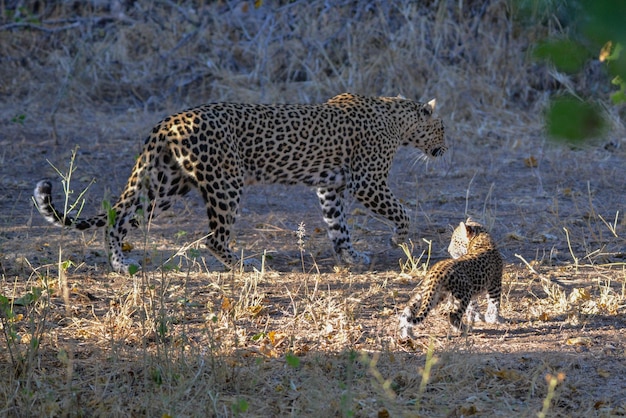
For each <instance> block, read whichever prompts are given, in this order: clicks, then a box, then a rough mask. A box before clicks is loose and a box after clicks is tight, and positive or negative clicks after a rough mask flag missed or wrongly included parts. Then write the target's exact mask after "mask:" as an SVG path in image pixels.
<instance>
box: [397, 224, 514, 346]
mask: <svg viewBox="0 0 626 418" xmlns="http://www.w3.org/2000/svg"><path fill="white" fill-rule="evenodd" d="M448 252H449V253H450V255H451V256H452V257H453V258H448V259H445V260H442V261H439V262H438V263H436V264H435V265H434V266H433V267H432V268H431V269H430V270H429V271H428V273H427V274H426V278H425V279H424V281H423V282H422V285H421V287H420V289H419V291H418V292H417V293H415V295H413V297H411V299H410V300H409V303H408V305H407V307H406V308H404V310H403V311H402V314H401V315H400V336H401V338H403V339H405V338H407V337H408V335H409V332H410V329H411V328H412V327H413V326H414V325H416V324H418V323H420V322H422V321H423V320H424V319H425V318H426V316H427V315H428V313H429V312H430V311H431V310H432V309H434V308H435V307H437V305H439V303H440V302H442V301H444V300H445V299H446V296H448V295H449V296H452V297H453V298H454V299H455V301H456V302H457V309H456V310H453V311H452V312H450V314H449V319H450V324H452V327H453V329H454V330H455V331H459V330H462V329H464V326H463V323H462V318H463V314H464V313H466V314H467V317H468V319H469V320H470V321H475V320H483V317H482V315H481V314H480V311H479V309H478V304H477V303H476V301H475V300H474V299H475V297H476V296H478V295H480V294H481V293H484V292H486V293H487V298H488V307H487V314H486V315H485V317H484V320H485V321H486V322H489V323H496V322H498V323H500V322H502V318H501V317H500V314H499V311H500V293H501V289H502V268H503V261H502V256H501V255H500V252H499V251H498V249H497V248H496V244H495V242H494V240H493V238H492V237H491V236H490V235H489V233H488V232H487V230H486V229H485V228H484V227H483V226H482V225H481V224H479V223H477V222H475V221H472V220H471V219H468V220H467V222H461V223H460V224H459V226H458V227H456V229H455V230H454V233H453V234H452V239H451V242H450V246H449V247H448Z"/></svg>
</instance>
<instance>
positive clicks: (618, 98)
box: [611, 88, 626, 104]
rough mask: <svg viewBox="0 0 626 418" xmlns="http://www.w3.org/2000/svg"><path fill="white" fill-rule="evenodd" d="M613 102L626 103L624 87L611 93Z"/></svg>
mask: <svg viewBox="0 0 626 418" xmlns="http://www.w3.org/2000/svg"><path fill="white" fill-rule="evenodd" d="M611 102H613V104H620V103H626V92H625V91H624V89H623V88H622V90H619V91H616V92H615V93H613V94H611Z"/></svg>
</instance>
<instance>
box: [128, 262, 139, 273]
mask: <svg viewBox="0 0 626 418" xmlns="http://www.w3.org/2000/svg"><path fill="white" fill-rule="evenodd" d="M139 268H140V267H139V266H138V265H137V264H131V265H130V266H128V274H130V275H131V276H134V275H135V274H137V272H138V271H139Z"/></svg>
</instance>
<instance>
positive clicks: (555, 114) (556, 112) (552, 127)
mask: <svg viewBox="0 0 626 418" xmlns="http://www.w3.org/2000/svg"><path fill="white" fill-rule="evenodd" d="M546 122H547V125H548V134H549V135H550V137H552V138H553V139H556V140H565V141H566V142H570V143H573V144H579V143H581V142H583V141H585V140H587V139H590V138H594V137H598V136H600V135H602V133H603V132H604V130H605V128H606V121H605V119H604V117H603V115H602V113H601V111H600V109H599V108H598V107H597V106H595V105H593V104H592V103H588V102H583V101H581V100H578V99H576V98H575V97H571V96H568V97H560V98H557V99H554V100H553V101H552V103H551V105H550V108H549V109H548V113H547V114H546Z"/></svg>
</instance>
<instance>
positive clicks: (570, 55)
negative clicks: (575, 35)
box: [533, 39, 590, 74]
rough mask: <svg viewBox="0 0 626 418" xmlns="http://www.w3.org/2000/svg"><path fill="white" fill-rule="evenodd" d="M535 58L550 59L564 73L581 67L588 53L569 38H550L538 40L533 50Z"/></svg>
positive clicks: (575, 70)
mask: <svg viewBox="0 0 626 418" xmlns="http://www.w3.org/2000/svg"><path fill="white" fill-rule="evenodd" d="M533 55H534V56H535V58H537V59H540V60H546V61H550V62H551V63H552V64H554V66H555V67H556V68H557V69H558V70H559V71H563V72H565V73H570V74H571V73H575V72H577V71H578V70H580V69H581V67H582V66H583V64H584V63H585V61H586V60H587V59H588V58H590V54H589V53H588V52H587V50H586V49H585V47H583V46H582V45H580V44H579V43H578V42H574V41H571V40H569V39H556V40H555V39H550V40H547V41H543V42H540V43H539V45H537V47H536V48H535V50H534V51H533Z"/></svg>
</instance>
